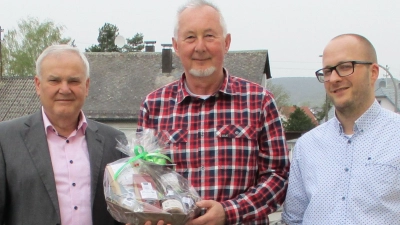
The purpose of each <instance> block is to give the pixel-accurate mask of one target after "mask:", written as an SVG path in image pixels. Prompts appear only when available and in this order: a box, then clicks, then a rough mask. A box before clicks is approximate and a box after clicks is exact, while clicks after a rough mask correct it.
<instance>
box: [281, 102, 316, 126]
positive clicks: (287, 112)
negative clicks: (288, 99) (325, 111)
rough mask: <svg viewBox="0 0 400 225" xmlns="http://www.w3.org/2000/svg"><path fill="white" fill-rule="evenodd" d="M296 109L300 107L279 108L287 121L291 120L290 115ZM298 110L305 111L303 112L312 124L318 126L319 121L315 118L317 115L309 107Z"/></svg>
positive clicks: (301, 107)
mask: <svg viewBox="0 0 400 225" xmlns="http://www.w3.org/2000/svg"><path fill="white" fill-rule="evenodd" d="M296 107H298V106H281V107H280V108H279V112H280V113H281V116H283V118H284V119H285V120H287V119H289V117H290V115H291V114H292V113H293V112H294V111H295V110H296ZM298 108H300V109H301V110H303V112H304V113H305V114H306V115H307V116H308V117H309V118H310V119H311V122H312V123H313V124H314V125H316V126H318V120H317V118H316V117H315V115H314V114H313V113H312V112H311V110H310V108H309V107H307V106H299V107H298Z"/></svg>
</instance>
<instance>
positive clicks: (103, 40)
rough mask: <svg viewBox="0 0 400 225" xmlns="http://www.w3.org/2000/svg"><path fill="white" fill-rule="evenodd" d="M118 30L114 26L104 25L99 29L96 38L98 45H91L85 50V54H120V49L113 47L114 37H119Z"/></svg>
mask: <svg viewBox="0 0 400 225" xmlns="http://www.w3.org/2000/svg"><path fill="white" fill-rule="evenodd" d="M118 31H119V29H118V27H117V26H116V25H113V24H110V23H105V24H104V26H102V27H101V28H99V36H98V37H97V41H98V42H99V44H98V45H92V46H90V47H89V48H87V49H85V51H86V52H121V49H120V48H118V46H117V45H115V37H117V36H118V35H119V32H118Z"/></svg>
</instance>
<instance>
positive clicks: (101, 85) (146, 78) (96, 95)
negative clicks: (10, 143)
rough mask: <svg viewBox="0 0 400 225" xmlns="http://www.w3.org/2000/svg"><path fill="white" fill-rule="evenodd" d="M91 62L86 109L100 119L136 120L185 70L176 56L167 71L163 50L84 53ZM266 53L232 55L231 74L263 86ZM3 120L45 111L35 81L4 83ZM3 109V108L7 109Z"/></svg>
mask: <svg viewBox="0 0 400 225" xmlns="http://www.w3.org/2000/svg"><path fill="white" fill-rule="evenodd" d="M85 54H86V56H87V58H88V60H89V63H90V70H91V72H90V74H91V75H90V89H89V96H88V97H87V99H86V103H85V105H84V107H83V111H84V113H85V115H86V116H87V117H88V118H92V119H95V120H104V121H110V120H136V119H137V116H138V113H139V108H140V104H141V102H142V100H143V99H144V97H145V96H146V95H147V94H148V93H150V92H151V91H153V90H155V89H156V88H159V87H161V86H163V85H165V84H168V83H170V82H172V81H174V80H177V79H179V78H180V76H181V74H182V72H183V68H182V65H181V63H180V61H179V59H178V58H177V57H176V56H175V54H173V53H172V71H171V72H170V73H162V53H161V52H132V53H85ZM266 59H267V50H255V51H231V52H228V54H227V55H226V57H225V64H224V65H225V67H226V68H227V69H228V71H229V73H230V74H232V75H235V76H239V77H243V78H245V79H248V80H250V81H253V82H255V83H259V84H261V82H262V77H263V71H264V70H265V65H266ZM0 105H1V107H0V121H2V120H7V119H11V118H16V117H19V116H23V115H26V114H31V113H33V112H35V111H36V110H38V109H39V108H40V103H39V99H38V97H37V96H36V92H35V88H34V83H33V78H32V77H30V78H4V77H3V79H1V80H0ZM3 106H4V107H3Z"/></svg>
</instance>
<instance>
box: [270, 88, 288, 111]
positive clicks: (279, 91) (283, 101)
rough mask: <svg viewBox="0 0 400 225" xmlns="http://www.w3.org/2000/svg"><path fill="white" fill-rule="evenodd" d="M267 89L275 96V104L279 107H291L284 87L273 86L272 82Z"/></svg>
mask: <svg viewBox="0 0 400 225" xmlns="http://www.w3.org/2000/svg"><path fill="white" fill-rule="evenodd" d="M267 89H268V90H269V91H270V92H271V93H272V94H273V95H274V99H275V102H276V104H277V106H278V107H280V106H285V105H290V104H289V100H290V97H289V95H288V94H287V93H286V92H285V89H284V88H283V86H282V85H279V84H272V83H271V82H267Z"/></svg>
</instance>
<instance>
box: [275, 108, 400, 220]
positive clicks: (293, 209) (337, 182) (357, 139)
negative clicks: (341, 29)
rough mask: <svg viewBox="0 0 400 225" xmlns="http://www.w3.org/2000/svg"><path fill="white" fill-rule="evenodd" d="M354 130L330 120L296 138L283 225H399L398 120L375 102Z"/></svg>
mask: <svg viewBox="0 0 400 225" xmlns="http://www.w3.org/2000/svg"><path fill="white" fill-rule="evenodd" d="M353 131H354V134H353V135H352V137H346V135H345V134H344V133H343V129H342V126H341V125H340V123H339V121H338V120H337V118H332V119H331V120H329V121H328V122H326V123H324V124H322V125H320V126H318V127H316V128H315V129H313V130H311V131H310V132H308V133H306V134H304V135H303V136H302V137H301V138H299V140H298V141H297V143H296V146H295V149H294V153H293V160H292V164H291V168H290V175H289V188H288V192H287V196H286V201H285V203H284V212H283V214H282V219H283V220H284V221H285V222H286V223H287V224H289V225H292V224H316V225H319V224H324V225H327V224H332V225H333V224H334V225H338V224H340V225H344V224H352V225H353V224H357V225H358V224H368V225H369V224H377V225H378V224H379V225H382V224H390V225H393V224H400V115H398V114H395V113H393V112H390V111H388V110H386V109H384V108H382V107H381V106H380V105H379V103H378V102H377V101H375V102H374V103H373V104H372V106H371V107H370V108H369V109H368V110H367V111H366V112H365V113H364V114H363V115H362V116H361V117H360V118H358V120H357V121H356V123H355V125H354V128H353Z"/></svg>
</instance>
